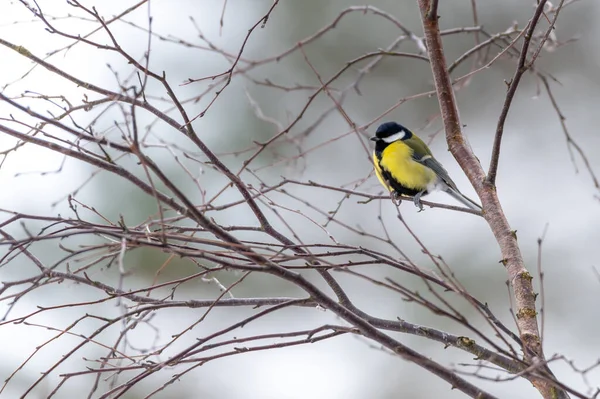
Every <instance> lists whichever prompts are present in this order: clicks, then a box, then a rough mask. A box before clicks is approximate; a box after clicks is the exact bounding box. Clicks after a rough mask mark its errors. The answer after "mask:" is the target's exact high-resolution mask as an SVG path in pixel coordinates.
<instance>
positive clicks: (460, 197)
mask: <svg viewBox="0 0 600 399" xmlns="http://www.w3.org/2000/svg"><path fill="white" fill-rule="evenodd" d="M444 191H445V192H447V193H448V195H450V196H451V197H452V198H454V199H455V200H457V201H458V202H460V203H461V204H463V205H464V206H466V207H468V208H471V209H473V210H474V211H481V210H482V209H481V206H480V205H479V204H478V203H476V202H475V201H473V200H472V199H470V198H469V197H467V196H465V195H464V194H463V193H461V192H460V191H458V190H456V189H454V188H452V187H450V186H446V187H445V188H444Z"/></svg>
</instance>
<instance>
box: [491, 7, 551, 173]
mask: <svg viewBox="0 0 600 399" xmlns="http://www.w3.org/2000/svg"><path fill="white" fill-rule="evenodd" d="M545 5H546V0H541V1H540V3H539V4H538V6H537V8H536V9H535V13H534V14H533V17H532V18H531V21H529V24H528V25H527V29H526V33H525V38H524V40H523V47H522V48H521V55H520V56H519V62H518V63H517V68H516V69H515V73H514V75H513V77H512V79H511V80H510V82H509V83H507V84H508V91H507V93H506V98H505V99H504V105H503V106H502V111H501V112H500V117H499V118H498V126H497V127H496V136H495V137H494V146H493V147H492V159H491V161H490V168H489V170H488V176H487V180H488V182H489V183H490V184H492V185H495V184H496V173H497V172H498V161H499V159H500V145H501V144H502V135H503V133H504V123H505V122H506V117H507V116H508V110H509V109H510V105H511V104H512V100H513V98H514V97H515V93H516V92H517V87H518V86H519V83H520V82H521V78H522V77H523V74H524V73H525V72H527V70H528V69H529V68H530V67H531V64H533V60H532V61H531V62H530V63H527V62H526V61H527V53H528V51H529V45H530V43H531V38H532V37H533V32H534V30H535V27H536V26H537V22H538V20H539V19H540V17H541V16H542V14H543V11H544V7H545ZM555 17H556V15H555Z"/></svg>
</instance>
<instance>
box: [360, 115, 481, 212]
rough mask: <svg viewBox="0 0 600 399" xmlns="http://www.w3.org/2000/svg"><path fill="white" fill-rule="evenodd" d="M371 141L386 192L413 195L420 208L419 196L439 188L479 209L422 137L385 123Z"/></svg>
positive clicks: (374, 159)
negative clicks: (465, 194)
mask: <svg viewBox="0 0 600 399" xmlns="http://www.w3.org/2000/svg"><path fill="white" fill-rule="evenodd" d="M371 140H372V141H374V142H375V151H374V152H373V164H374V165H375V173H376V174H377V178H378V179H379V181H380V182H381V184H382V185H383V186H384V187H385V188H387V189H388V190H389V191H391V192H394V193H396V194H398V195H406V196H410V197H413V201H414V203H415V205H416V206H417V207H418V208H419V209H420V210H423V205H421V201H420V199H421V196H423V195H426V194H429V193H430V192H432V191H435V190H442V191H445V192H446V193H448V194H449V195H450V196H452V197H453V198H454V199H456V200H458V201H459V202H461V203H462V204H464V205H465V206H467V207H469V208H471V209H473V210H477V211H481V206H479V205H478V204H477V203H476V202H474V201H472V200H471V199H469V198H467V197H466V196H464V195H463V194H462V193H461V192H460V191H458V188H456V184H455V183H454V182H453V181H452V179H451V178H450V176H448V172H447V171H446V169H444V167H443V166H442V164H441V163H439V162H438V161H437V160H436V159H435V158H434V157H433V154H432V153H431V150H430V149H429V147H427V145H426V144H425V143H424V142H423V140H421V139H420V138H419V137H417V135H415V134H414V133H413V132H411V131H410V130H408V129H407V128H405V127H404V126H402V125H400V124H398V123H396V122H386V123H384V124H382V125H380V126H379V127H378V128H377V131H376V132H375V136H374V137H371Z"/></svg>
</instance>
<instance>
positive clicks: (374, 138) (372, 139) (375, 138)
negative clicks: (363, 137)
mask: <svg viewBox="0 0 600 399" xmlns="http://www.w3.org/2000/svg"><path fill="white" fill-rule="evenodd" d="M369 140H371V141H377V140H379V139H378V138H377V136H373V137H371V138H370V139H369Z"/></svg>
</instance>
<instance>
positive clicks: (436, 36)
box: [418, 0, 568, 398]
mask: <svg viewBox="0 0 600 399" xmlns="http://www.w3.org/2000/svg"><path fill="white" fill-rule="evenodd" d="M418 3H419V9H420V11H421V21H422V24H423V30H424V34H425V43H426V44H427V49H428V52H429V60H430V65H431V69H432V73H433V78H434V83H435V89H436V92H437V97H438V101H439V104H440V111H441V114H442V120H443V122H444V128H445V130H446V141H447V143H448V146H449V149H450V152H451V153H452V155H453V156H454V158H455V159H456V161H457V162H458V164H459V165H460V167H461V168H462V169H463V171H464V172H465V174H466V175H467V177H468V178H469V181H470V182H471V184H472V185H473V187H474V188H475V191H476V192H477V194H478V195H479V197H480V199H481V203H482V205H483V210H484V217H485V219H486V221H487V222H488V224H489V226H490V228H491V230H492V232H493V233H494V237H495V238H496V241H497V242H498V245H499V246H500V250H501V252H502V264H503V265H504V266H505V267H506V271H507V273H508V277H509V280H510V283H511V286H512V289H513V294H514V299H515V305H516V307H517V324H518V328H519V333H520V336H521V340H522V342H523V350H524V353H525V356H526V358H527V360H528V361H529V362H530V363H532V364H534V365H535V364H542V366H540V367H539V368H538V370H537V373H538V375H539V374H545V376H543V377H536V376H535V375H532V376H531V377H530V381H531V382H532V383H533V385H534V386H535V387H536V388H537V389H538V390H539V392H540V393H541V394H542V396H543V397H544V398H568V395H567V394H566V392H564V391H563V390H562V389H560V388H558V387H556V386H555V385H553V384H552V383H551V382H549V380H548V377H550V376H552V374H551V371H550V370H549V369H548V367H547V366H545V360H544V353H543V350H542V344H541V340H540V332H539V329H538V322H537V312H536V306H535V297H536V295H535V292H534V291H533V285H532V279H533V277H532V276H531V274H530V273H529V272H528V271H527V269H525V266H524V263H523V257H522V255H521V251H520V249H519V245H518V243H517V237H516V234H515V232H514V231H512V230H511V228H510V225H509V224H508V221H507V219H506V217H505V215H504V212H503V210H502V206H501V205H500V201H499V200H498V196H497V195H496V190H495V187H494V185H493V184H490V183H489V182H486V181H485V173H484V171H483V168H482V167H481V164H480V163H479V161H478V160H477V158H476V157H475V154H474V153H473V150H472V149H471V147H470V146H469V145H468V143H467V142H466V141H465V138H464V136H463V134H462V131H461V123H460V116H459V113H458V108H457V104H456V100H455V97H454V90H453V87H452V83H451V81H450V76H449V74H448V69H447V63H446V58H445V55H444V49H443V45H442V37H441V35H440V29H439V25H438V17H437V13H433V12H432V11H433V9H434V3H432V2H431V1H430V0H418ZM536 11H537V10H536Z"/></svg>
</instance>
